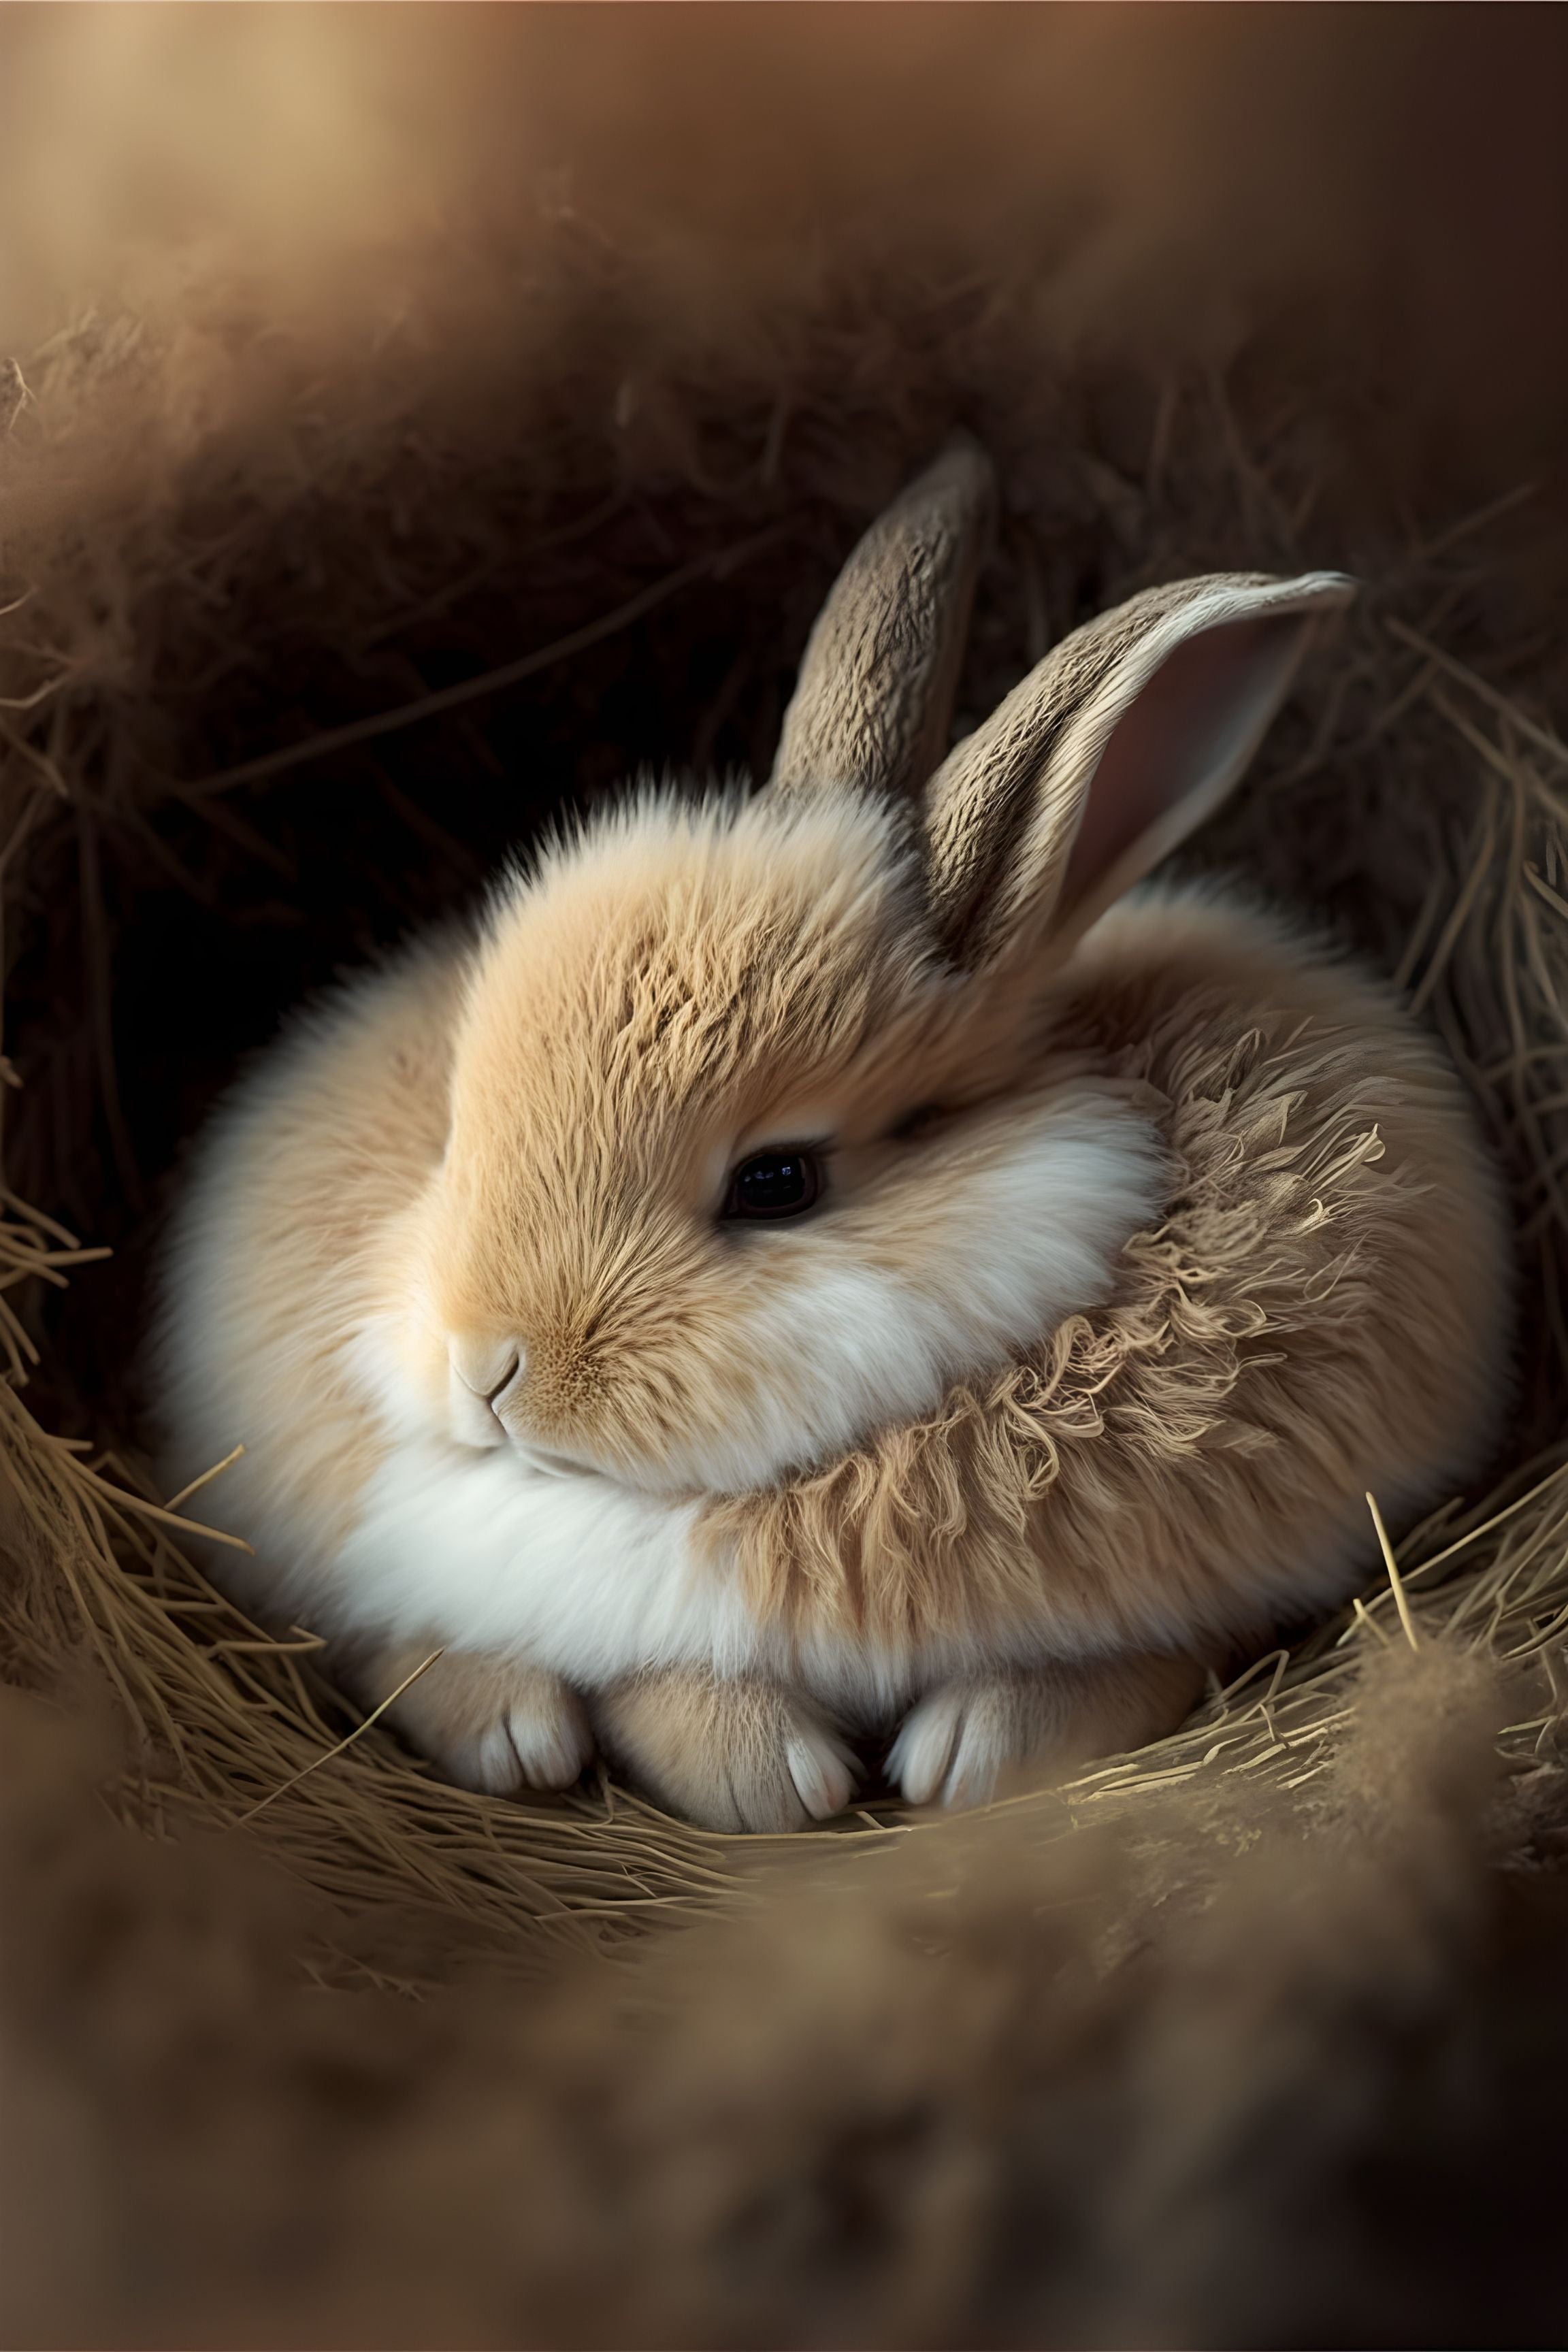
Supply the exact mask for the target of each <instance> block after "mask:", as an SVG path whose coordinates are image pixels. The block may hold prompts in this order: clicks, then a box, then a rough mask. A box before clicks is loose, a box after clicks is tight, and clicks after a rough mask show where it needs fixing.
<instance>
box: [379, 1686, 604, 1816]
mask: <svg viewBox="0 0 1568 2352" xmlns="http://www.w3.org/2000/svg"><path fill="white" fill-rule="evenodd" d="M425 1654H426V1655H427V1654H428V1653H425ZM419 1660H420V1653H419V1652H418V1651H417V1650H413V1649H410V1650H399V1651H386V1652H384V1653H383V1654H382V1655H381V1657H380V1658H379V1659H378V1660H377V1661H376V1664H375V1668H374V1674H372V1673H369V1672H366V1673H363V1674H362V1675H361V1676H360V1677H359V1679H360V1682H361V1685H362V1687H363V1688H364V1689H365V1690H366V1691H367V1692H369V1693H370V1694H371V1696H373V1697H380V1696H383V1695H384V1693H385V1692H386V1690H388V1689H389V1688H390V1689H394V1690H395V1688H396V1687H397V1685H398V1684H399V1683H400V1682H401V1681H402V1679H403V1677H404V1675H406V1674H411V1673H412V1672H413V1670H414V1668H415V1667H416V1665H417V1664H419ZM375 1684H379V1685H380V1689H379V1690H375V1689H374V1688H373V1685H375ZM387 1720H388V1721H389V1722H390V1723H392V1724H394V1725H395V1727H396V1728H397V1729H398V1730H399V1731H400V1732H402V1734H403V1736H404V1738H405V1739H406V1740H408V1742H409V1743H410V1745H411V1746H412V1747H415V1748H418V1749H419V1751H420V1753H421V1754H422V1755H425V1756H428V1757H429V1758H430V1759H431V1761H432V1763H434V1764H437V1765H438V1766H439V1767H440V1769H441V1770H442V1771H443V1772H445V1773H446V1774H447V1777H448V1779H450V1780H456V1781H457V1782H458V1784H459V1786H460V1787H462V1788H465V1789H479V1790H484V1791H486V1792H487V1793H488V1794H489V1795H491V1796H497V1797H504V1796H509V1795H510V1794H511V1792H512V1791H513V1790H517V1789H521V1788H529V1789H566V1788H570V1787H571V1785H572V1782H573V1781H574V1780H575V1779H576V1778H577V1775H578V1774H579V1773H580V1772H581V1771H582V1769H583V1767H584V1764H586V1762H587V1761H588V1759H589V1757H590V1756H591V1755H592V1754H593V1752H594V1740H593V1734H592V1732H591V1731H590V1729H589V1727H588V1717H587V1714H586V1712H585V1710H584V1706H583V1702H582V1700H581V1699H580V1698H579V1697H578V1696H577V1694H576V1692H575V1691H574V1690H573V1689H572V1688H571V1687H570V1686H569V1685H567V1684H565V1683H563V1681H562V1680H561V1677H560V1676H559V1675H551V1674H545V1673H542V1671H541V1670H540V1668H538V1667H537V1666H529V1665H525V1664H522V1663H521V1661H519V1660H517V1659H512V1658H503V1657H492V1656H488V1655H486V1654H484V1653H483V1652H480V1651H466V1650H450V1651H447V1653H446V1654H444V1655H443V1656H441V1657H439V1658H437V1661H436V1663H435V1664H434V1665H433V1666H427V1667H426V1670H425V1672H424V1673H423V1674H422V1675H420V1677H419V1679H418V1681H417V1682H416V1683H413V1684H411V1685H409V1687H408V1689H407V1690H406V1691H405V1693H404V1695H403V1696H402V1697H401V1698H400V1699H398V1700H397V1701H396V1702H395V1704H394V1705H393V1706H390V1707H388V1709H387Z"/></svg>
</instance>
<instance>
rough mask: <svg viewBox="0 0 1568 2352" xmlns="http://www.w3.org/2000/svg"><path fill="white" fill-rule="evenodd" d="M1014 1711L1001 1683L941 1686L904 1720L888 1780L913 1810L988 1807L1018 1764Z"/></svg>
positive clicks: (893, 1753)
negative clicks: (999, 1780)
mask: <svg viewBox="0 0 1568 2352" xmlns="http://www.w3.org/2000/svg"><path fill="white" fill-rule="evenodd" d="M1012 1716H1013V1709H1012V1708H1011V1707H1010V1706H1008V1705H1007V1704H1006V1697H1005V1685H1003V1684H999V1683H982V1682H973V1683H942V1684H940V1685H938V1686H937V1688H936V1689H935V1690H932V1691H928V1692H927V1693H926V1696H924V1698H922V1699H921V1701H920V1703H919V1705H918V1706H915V1707H913V1708H912V1709H911V1710H910V1713H909V1714H908V1715H907V1716H906V1717H904V1721H903V1725H902V1727H901V1729H900V1732H899V1736H898V1738H896V1739H895V1740H894V1742H893V1745H892V1748H891V1749H890V1750H889V1756H888V1778H889V1780H891V1781H892V1782H893V1784H894V1786H895V1787H896V1788H897V1789H898V1790H899V1791H900V1794H901V1795H902V1796H903V1797H904V1798H905V1799H906V1800H907V1801H908V1802H909V1803H910V1804H911V1805H929V1804H932V1803H940V1804H943V1805H984V1804H986V1803H988V1802H989V1801H990V1799H991V1798H992V1796H993V1795H994V1791H995V1788H996V1781H997V1778H998V1775H999V1774H1000V1773H1001V1772H1002V1771H1003V1770H1004V1769H1005V1767H1006V1766H1007V1765H1008V1764H1010V1763H1013V1762H1015V1761H1016V1760H1018V1759H1017V1758H1016V1732H1015V1726H1014V1724H1013V1721H1012Z"/></svg>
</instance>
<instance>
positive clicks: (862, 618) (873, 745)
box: [772, 436, 995, 798]
mask: <svg viewBox="0 0 1568 2352" xmlns="http://www.w3.org/2000/svg"><path fill="white" fill-rule="evenodd" d="M994 498H995V478H994V474H993V471H992V467H991V461H990V459H989V458H988V457H986V456H985V453H984V450H982V449H981V448H980V447H979V446H977V445H976V444H975V443H974V442H973V441H971V440H969V439H967V438H966V437H963V436H955V437H954V438H953V439H952V441H950V442H949V443H948V445H947V446H946V448H945V449H944V450H943V451H942V455H941V457H939V458H938V459H937V461H936V463H935V464H934V465H933V466H931V467H929V468H928V469H927V471H926V472H925V473H923V474H921V476H920V478H918V480H916V481H913V482H911V483H910V486H909V488H908V489H906V490H905V491H904V492H903V493H902V495H901V496H900V498H898V499H895V500H894V501H893V504H892V505H891V506H890V507H889V508H888V509H887V511H886V512H885V513H884V514H881V515H879V517H878V519H877V520H876V521H875V522H874V523H873V524H872V525H871V528H870V530H868V532H867V533H866V535H865V537H864V538H863V539H862V540H861V541H860V542H859V544H858V547H857V548H856V549H855V551H854V552H853V554H852V555H851V556H850V558H849V561H848V562H847V563H846V565H845V567H844V569H843V571H842V572H840V573H839V575H838V578H837V581H836V582H835V583H834V584H833V588H832V590H831V592H830V593H829V595H828V599H827V602H826V604H825V605H824V606H823V608H822V611H821V613H820V614H818V616H817V621H816V627H815V628H814V629H813V630H812V633H811V635H810V638H809V639H808V641H807V644H806V648H805V656H804V658H803V659H802V662H801V666H800V677H799V681H798V683H797V685H796V687H795V693H794V695H793V696H792V697H791V699H790V705H789V708H788V709H787V710H786V711H785V712H784V730H783V732H782V734H781V736H780V738H779V748H778V757H777V758H776V759H775V761H774V762H773V777H772V782H773V785H774V786H775V787H777V788H778V789H779V790H780V791H784V792H798V791H800V790H802V789H803V788H809V787H810V786H812V785H814V784H834V783H850V784H858V785H860V786H862V787H863V788H864V789H865V790H867V791H868V792H876V793H893V794H904V795H908V796H910V797H911V798H912V796H913V795H914V794H915V793H918V792H919V790H920V788H921V785H922V784H923V783H924V782H925V780H926V778H927V777H928V776H929V775H930V773H931V770H932V769H933V768H934V767H935V765H936V763H937V761H939V760H940V759H941V757H942V753H943V751H945V750H946V749H947V737H948V728H949V725H950V723H951V719H952V698H953V694H954V691H955V689H956V688H957V685H958V672H959V666H960V664H961V662H962V661H963V642H964V637H965V635H966V634H967V631H968V627H969V608H970V604H971V603H972V601H973V594H974V581H975V575H976V573H977V572H979V569H980V562H981V558H982V556H983V555H984V551H985V542H986V539H987V536H988V534H989V529H990V523H991V517H992V510H993V507H994Z"/></svg>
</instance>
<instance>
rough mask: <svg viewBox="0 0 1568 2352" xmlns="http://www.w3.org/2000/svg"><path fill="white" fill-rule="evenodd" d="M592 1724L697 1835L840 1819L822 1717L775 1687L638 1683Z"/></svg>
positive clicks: (608, 1702) (844, 1777) (614, 1696)
mask: <svg viewBox="0 0 1568 2352" xmlns="http://www.w3.org/2000/svg"><path fill="white" fill-rule="evenodd" d="M599 1719H600V1730H601V1733H602V1736H603V1738H604V1741H605V1747H606V1748H608V1750H609V1751H610V1753H611V1754H612V1755H613V1756H614V1757H616V1759H617V1760H618V1761H620V1762H621V1763H623V1764H624V1765H625V1766H626V1769H627V1770H628V1771H629V1772H630V1774H631V1775H632V1777H633V1779H634V1780H637V1781H638V1782H640V1784H641V1785H642V1787H643V1788H644V1789H646V1790H647V1791H648V1793H649V1794H650V1795H651V1796H653V1797H654V1798H656V1799H657V1801H658V1802H659V1803H660V1804H661V1805H666V1806H668V1809H669V1810H670V1811H672V1812H676V1813H679V1814H682V1815H683V1816H684V1817H685V1818H686V1820H688V1821H689V1822H696V1823H697V1824H698V1826H699V1827H700V1828H701V1829H710V1830H730V1831H735V1830H751V1831H780V1830H798V1829H804V1828H805V1825H806V1823H807V1822H808V1821H826V1819H827V1817H828V1816H829V1814H832V1813H837V1812H842V1811H843V1809H844V1807H845V1806H846V1805H847V1803H848V1801H849V1798H850V1794H851V1791H852V1790H853V1788H854V1785H855V1784H854V1776H853V1773H852V1770H851V1768H850V1760H849V1757H848V1754H847V1750H846V1749H845V1748H843V1747H841V1746H840V1744H839V1742H838V1740H837V1738H835V1737H834V1735H833V1733H832V1732H831V1731H830V1730H829V1728H828V1727H827V1726H826V1723H825V1722H824V1721H823V1719H822V1717H820V1716H818V1715H816V1713H815V1712H814V1711H813V1709H811V1708H810V1707H809V1706H806V1705H805V1703H804V1702H803V1701H802V1700H800V1699H798V1698H796V1697H795V1696H793V1695H792V1694H791V1693H789V1692H787V1691H784V1690H783V1689H781V1688H780V1687H779V1686H778V1685H776V1684H773V1683H763V1682H746V1681H735V1682H728V1681H723V1680H721V1679H720V1678H719V1677H718V1676H716V1675H710V1674H705V1673H703V1672H701V1671H700V1670H698V1669H696V1668H684V1667H682V1668H673V1669H670V1670H668V1671H666V1672H663V1673H657V1674H649V1675H638V1676H637V1678H636V1680H634V1681H631V1682H626V1683H622V1684H619V1685H616V1687H615V1688H614V1689H613V1690H610V1691H606V1692H605V1695H604V1696H603V1699H602V1700H601V1702H600V1706H599Z"/></svg>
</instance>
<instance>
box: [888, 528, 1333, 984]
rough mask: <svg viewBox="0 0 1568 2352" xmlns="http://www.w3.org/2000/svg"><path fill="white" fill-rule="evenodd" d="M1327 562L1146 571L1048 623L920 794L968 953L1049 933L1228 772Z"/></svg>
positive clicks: (1291, 670)
mask: <svg viewBox="0 0 1568 2352" xmlns="http://www.w3.org/2000/svg"><path fill="white" fill-rule="evenodd" d="M1355 593H1356V592H1355V583H1354V582H1353V581H1352V580H1349V579H1347V578H1346V577H1345V576H1344V574H1343V573H1342V572H1308V573H1306V574H1305V575H1304V576H1303V577H1302V578H1300V579H1297V580H1274V579H1270V578H1268V577H1267V576H1266V575H1265V574H1262V573H1259V572H1237V573H1224V574H1220V575H1217V576H1215V577H1213V578H1208V579H1201V580H1184V581H1181V582H1179V583H1176V584H1175V585H1173V586H1171V587H1166V588H1151V589H1148V590H1146V591H1145V592H1144V593H1142V595H1139V596H1134V597H1132V598H1131V600H1130V602H1129V603H1127V604H1122V605H1121V606H1119V607H1118V608H1117V610H1116V611H1114V612H1111V613H1106V614H1101V616H1100V619H1099V620H1097V621H1092V622H1090V623H1089V625H1088V626H1087V627H1086V628H1082V629H1079V630H1077V631H1076V632H1075V633H1074V635H1072V636H1070V637H1068V638H1066V639H1064V641H1063V642H1062V644H1061V645H1059V646H1058V647H1057V649H1056V651H1055V652H1054V653H1052V654H1050V655H1048V656H1047V658H1046V659H1045V660H1044V661H1043V662H1042V663H1041V664H1040V665H1039V667H1037V669H1035V670H1033V671H1031V673H1030V675H1029V676H1028V677H1026V678H1025V680H1024V681H1023V683H1022V685H1021V686H1018V687H1016V688H1014V690H1013V692H1012V693H1011V694H1010V695H1008V696H1007V698H1006V699H1005V701H1004V702H1002V703H1000V704H999V705H998V706H997V708H996V709H995V710H994V712H993V714H992V716H991V718H990V719H988V720H987V721H986V722H985V724H984V726H983V727H980V728H978V729H976V730H975V732H974V733H973V735H971V736H968V737H966V739H965V740H963V742H962V743H960V744H959V745H958V746H957V747H956V748H955V750H954V751H952V753H951V754H950V755H949V757H948V758H947V759H946V760H944V761H943V762H942V766H941V767H940V768H939V769H938V770H937V772H936V773H935V775H934V776H933V777H932V778H931V783H930V786H929V788H928V790H927V794H926V849H927V884H928V891H929V898H930V905H931V915H932V919H933V921H934V923H935V927H936V929H937V932H938V935H939V937H940V938H941V940H942V944H943V945H944V947H945V948H946V949H947V951H948V952H949V954H950V955H952V957H953V958H954V959H955V961H960V962H963V963H966V964H970V965H978V964H983V963H985V962H988V961H994V960H996V959H998V958H1000V957H1002V956H1004V955H1005V954H1008V953H1009V952H1014V951H1021V952H1026V951H1028V950H1030V949H1031V948H1033V947H1034V946H1035V945H1037V944H1039V943H1041V942H1042V941H1044V940H1049V942H1050V944H1051V945H1052V946H1053V947H1065V946H1067V945H1068V944H1070V942H1071V941H1072V940H1074V939H1076V938H1077V937H1078V936H1079V933H1080V932H1081V931H1083V930H1084V929H1087V928H1088V926H1089V924H1090V923H1091V922H1092V921H1093V920H1094V919H1095V917H1096V916H1097V915H1099V914H1100V913H1101V912H1102V911H1103V909H1104V908H1106V907H1108V906H1109V905H1110V903H1111V901H1112V900H1113V899H1114V898H1119V897H1120V896H1121V892H1122V891H1123V890H1125V889H1127V888H1128V887H1129V886H1130V885H1131V883H1133V882H1136V881H1137V880H1139V879H1140V878H1141V877H1142V876H1143V875H1144V874H1146V873H1147V872H1148V871H1149V869H1150V867H1151V866H1154V865H1156V864H1157V863H1158V862H1159V860H1160V859H1161V858H1162V857H1163V856H1166V855H1167V853H1168V852H1169V851H1171V850H1172V849H1173V848H1174V847H1175V846H1176V845H1177V844H1178V842H1180V841H1183V840H1184V839H1185V837H1186V835H1188V834H1190V833H1191V832H1193V831H1194V829H1195V827H1197V826H1198V825H1200V824H1202V823H1203V822H1204V820H1205V817H1207V816H1209V815H1211V814H1213V812H1214V810H1215V808H1217V807H1218V805H1219V803H1220V802H1221V801H1223V800H1224V799H1225V797H1226V793H1229V792H1230V791H1231V790H1232V788H1233V786H1234V785H1235V784H1236V783H1237V782H1238V781H1239V780H1240V778H1241V776H1242V774H1243V772H1244V771H1245V770H1246V767H1247V762H1248V761H1249V760H1250V759H1251V757H1252V755H1253V753H1254V751H1256V750H1257V749H1258V744H1259V743H1260V741H1261V740H1262V739H1263V736H1264V734H1265V732H1266V731H1267V730H1268V724H1269V722H1270V720H1271V719H1273V717H1274V715H1275V713H1276V711H1277V710H1278V709H1279V705H1280V704H1281V703H1282V702H1283V700H1284V699H1285V697H1286V695H1287V693H1288V692H1289V687H1290V681H1291V678H1292V677H1294V675H1295V672H1296V668H1297V666H1298V664H1299V663H1300V659H1301V656H1302V655H1303V653H1304V652H1305V650H1306V647H1307V645H1308V642H1309V640H1310V637H1311V635H1312V633H1313V631H1314V629H1315V628H1316V627H1317V626H1318V625H1319V624H1320V622H1321V619H1322V617H1323V616H1324V615H1326V614H1331V613H1333V612H1337V611H1338V610H1339V609H1340V608H1341V607H1342V606H1343V605H1345V604H1349V602H1350V601H1351V599H1352V596H1353V595H1354V594H1355Z"/></svg>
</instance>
